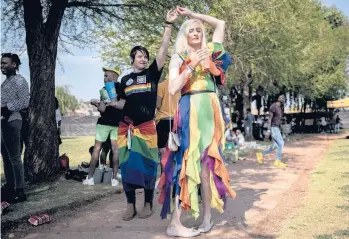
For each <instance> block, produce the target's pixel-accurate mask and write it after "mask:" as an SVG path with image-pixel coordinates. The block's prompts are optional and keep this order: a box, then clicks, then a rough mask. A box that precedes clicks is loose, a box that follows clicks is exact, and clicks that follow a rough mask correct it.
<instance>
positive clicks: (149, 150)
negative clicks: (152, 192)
mask: <svg viewBox="0 0 349 239" xmlns="http://www.w3.org/2000/svg"><path fill="white" fill-rule="evenodd" d="M126 121H127V122H128V123H124V122H121V123H120V125H119V132H118V134H119V135H118V146H119V162H120V169H121V176H122V182H123V186H124V190H125V191H127V190H128V189H130V190H131V189H135V188H145V189H154V187H155V182H156V176H157V167H158V163H159V156H158V149H157V134H156V127H155V122H154V121H148V122H145V123H143V124H140V125H137V126H133V125H132V122H131V121H130V120H126ZM129 130H130V131H131V149H128V145H127V141H128V131H129Z"/></svg>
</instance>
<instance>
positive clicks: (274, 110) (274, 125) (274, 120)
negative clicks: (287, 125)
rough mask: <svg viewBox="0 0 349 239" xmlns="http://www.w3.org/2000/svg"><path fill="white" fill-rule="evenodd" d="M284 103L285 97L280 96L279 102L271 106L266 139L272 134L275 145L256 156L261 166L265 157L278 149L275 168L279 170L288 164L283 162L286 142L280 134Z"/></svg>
mask: <svg viewBox="0 0 349 239" xmlns="http://www.w3.org/2000/svg"><path fill="white" fill-rule="evenodd" d="M284 102H285V96H284V95H280V96H279V98H278V100H277V101H276V102H275V103H273V104H272V105H271V106H270V109H269V119H268V131H267V134H266V138H268V137H269V135H270V133H271V137H272V140H273V144H272V145H271V146H270V147H269V148H267V149H265V150H264V151H263V153H257V154H256V155H257V161H258V163H259V164H262V163H263V159H264V155H266V154H269V153H271V152H272V151H274V150H275V149H277V151H276V160H275V162H274V166H275V167H277V168H284V167H286V166H287V164H285V163H283V162H281V156H282V148H283V146H284V140H283V138H282V135H281V132H280V126H281V119H282V109H281V105H282V104H283V103H284Z"/></svg>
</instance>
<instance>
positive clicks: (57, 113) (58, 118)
mask: <svg viewBox="0 0 349 239" xmlns="http://www.w3.org/2000/svg"><path fill="white" fill-rule="evenodd" d="M61 120H62V116H61V111H60V110H59V108H58V109H56V124H57V128H58V122H59V121H61Z"/></svg>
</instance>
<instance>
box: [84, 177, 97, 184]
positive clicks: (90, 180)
mask: <svg viewBox="0 0 349 239" xmlns="http://www.w3.org/2000/svg"><path fill="white" fill-rule="evenodd" d="M82 184H84V185H89V186H92V185H95V181H94V180H93V177H92V178H88V176H86V179H85V180H84V181H82Z"/></svg>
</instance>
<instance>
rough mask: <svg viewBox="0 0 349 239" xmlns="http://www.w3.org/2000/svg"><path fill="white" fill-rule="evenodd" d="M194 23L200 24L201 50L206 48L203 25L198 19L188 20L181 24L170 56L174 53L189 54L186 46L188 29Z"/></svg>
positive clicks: (188, 47)
mask: <svg viewBox="0 0 349 239" xmlns="http://www.w3.org/2000/svg"><path fill="white" fill-rule="evenodd" d="M195 22H197V23H199V24H200V26H201V30H202V38H201V39H202V42H201V48H207V42H206V31H205V26H204V24H203V23H202V22H201V21H200V20H198V19H189V20H186V21H185V22H183V24H182V26H181V28H180V29H179V32H178V35H177V38H176V42H175V44H174V46H173V50H172V55H174V54H176V53H178V54H181V55H182V54H183V53H184V52H189V50H190V46H189V45H188V35H189V29H190V27H191V25H193V24H194V23H195Z"/></svg>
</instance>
